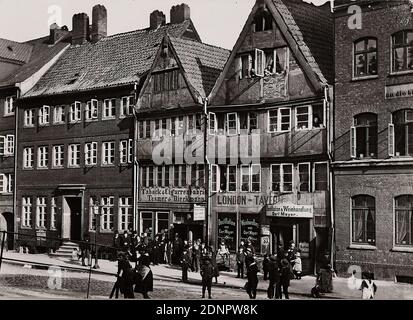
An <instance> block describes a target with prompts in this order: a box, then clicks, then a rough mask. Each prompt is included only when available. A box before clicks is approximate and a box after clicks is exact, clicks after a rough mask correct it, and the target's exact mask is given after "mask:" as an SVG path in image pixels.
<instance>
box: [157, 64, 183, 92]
mask: <svg viewBox="0 0 413 320" xmlns="http://www.w3.org/2000/svg"><path fill="white" fill-rule="evenodd" d="M152 77H153V91H154V93H160V92H162V91H171V90H177V89H179V70H178V69H176V70H170V71H163V72H158V73H154V74H153V75H152Z"/></svg>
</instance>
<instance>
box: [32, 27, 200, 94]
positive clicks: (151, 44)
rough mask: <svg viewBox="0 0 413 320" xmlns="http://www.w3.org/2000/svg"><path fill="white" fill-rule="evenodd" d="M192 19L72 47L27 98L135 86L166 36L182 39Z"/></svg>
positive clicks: (146, 70) (147, 68) (148, 67)
mask: <svg viewBox="0 0 413 320" xmlns="http://www.w3.org/2000/svg"><path fill="white" fill-rule="evenodd" d="M189 27H193V24H192V22H191V21H190V20H186V21H184V22H182V23H179V24H166V25H164V26H161V27H159V28H158V29H156V30H151V29H149V28H148V29H143V30H137V31H132V32H127V33H121V34H117V35H113V36H109V37H106V38H103V39H101V40H100V41H98V42H97V43H95V44H92V43H87V44H84V45H82V46H71V47H70V48H68V49H67V50H66V52H65V53H64V54H63V55H62V56H61V57H60V58H59V60H58V61H57V62H56V63H55V65H54V66H53V67H51V68H50V70H49V71H48V72H47V73H46V74H45V75H44V76H43V77H42V78H41V79H40V80H39V82H38V83H37V84H36V85H35V86H34V87H33V89H32V90H30V91H29V92H28V93H27V94H26V95H24V98H28V97H36V96H41V95H55V94H63V93H68V92H78V91H88V90H94V89H100V88H107V87H114V86H119V85H126V84H132V83H134V82H136V81H139V80H140V79H141V77H142V76H143V75H145V74H146V73H147V72H148V70H149V69H150V67H151V65H152V62H153V60H154V58H155V54H156V52H157V49H158V46H159V44H160V42H161V41H162V38H163V36H164V35H165V34H166V33H169V34H171V35H173V36H175V37H181V36H182V35H183V34H184V33H185V32H186V30H187V29H188V28H189Z"/></svg>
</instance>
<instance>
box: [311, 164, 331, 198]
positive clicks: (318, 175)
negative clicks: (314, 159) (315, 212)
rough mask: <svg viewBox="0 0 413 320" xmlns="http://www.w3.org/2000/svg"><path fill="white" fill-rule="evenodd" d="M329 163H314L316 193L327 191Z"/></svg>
mask: <svg viewBox="0 0 413 320" xmlns="http://www.w3.org/2000/svg"><path fill="white" fill-rule="evenodd" d="M327 181H328V173H327V163H314V188H313V190H314V191H325V190H327Z"/></svg>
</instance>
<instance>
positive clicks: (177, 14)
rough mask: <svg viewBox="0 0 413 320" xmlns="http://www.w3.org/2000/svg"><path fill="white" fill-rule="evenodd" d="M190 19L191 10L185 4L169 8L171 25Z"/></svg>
mask: <svg viewBox="0 0 413 320" xmlns="http://www.w3.org/2000/svg"><path fill="white" fill-rule="evenodd" d="M190 18H191V10H190V8H189V6H188V5H187V4H186V3H182V4H180V5H176V6H173V7H172V8H171V23H173V24H175V23H181V22H184V21H185V20H188V19H190Z"/></svg>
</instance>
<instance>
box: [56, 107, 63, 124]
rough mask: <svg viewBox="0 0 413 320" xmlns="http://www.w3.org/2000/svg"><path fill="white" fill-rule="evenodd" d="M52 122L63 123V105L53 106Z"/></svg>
mask: <svg viewBox="0 0 413 320" xmlns="http://www.w3.org/2000/svg"><path fill="white" fill-rule="evenodd" d="M53 123H54V124H61V123H65V107H64V106H56V107H54V113H53Z"/></svg>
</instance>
